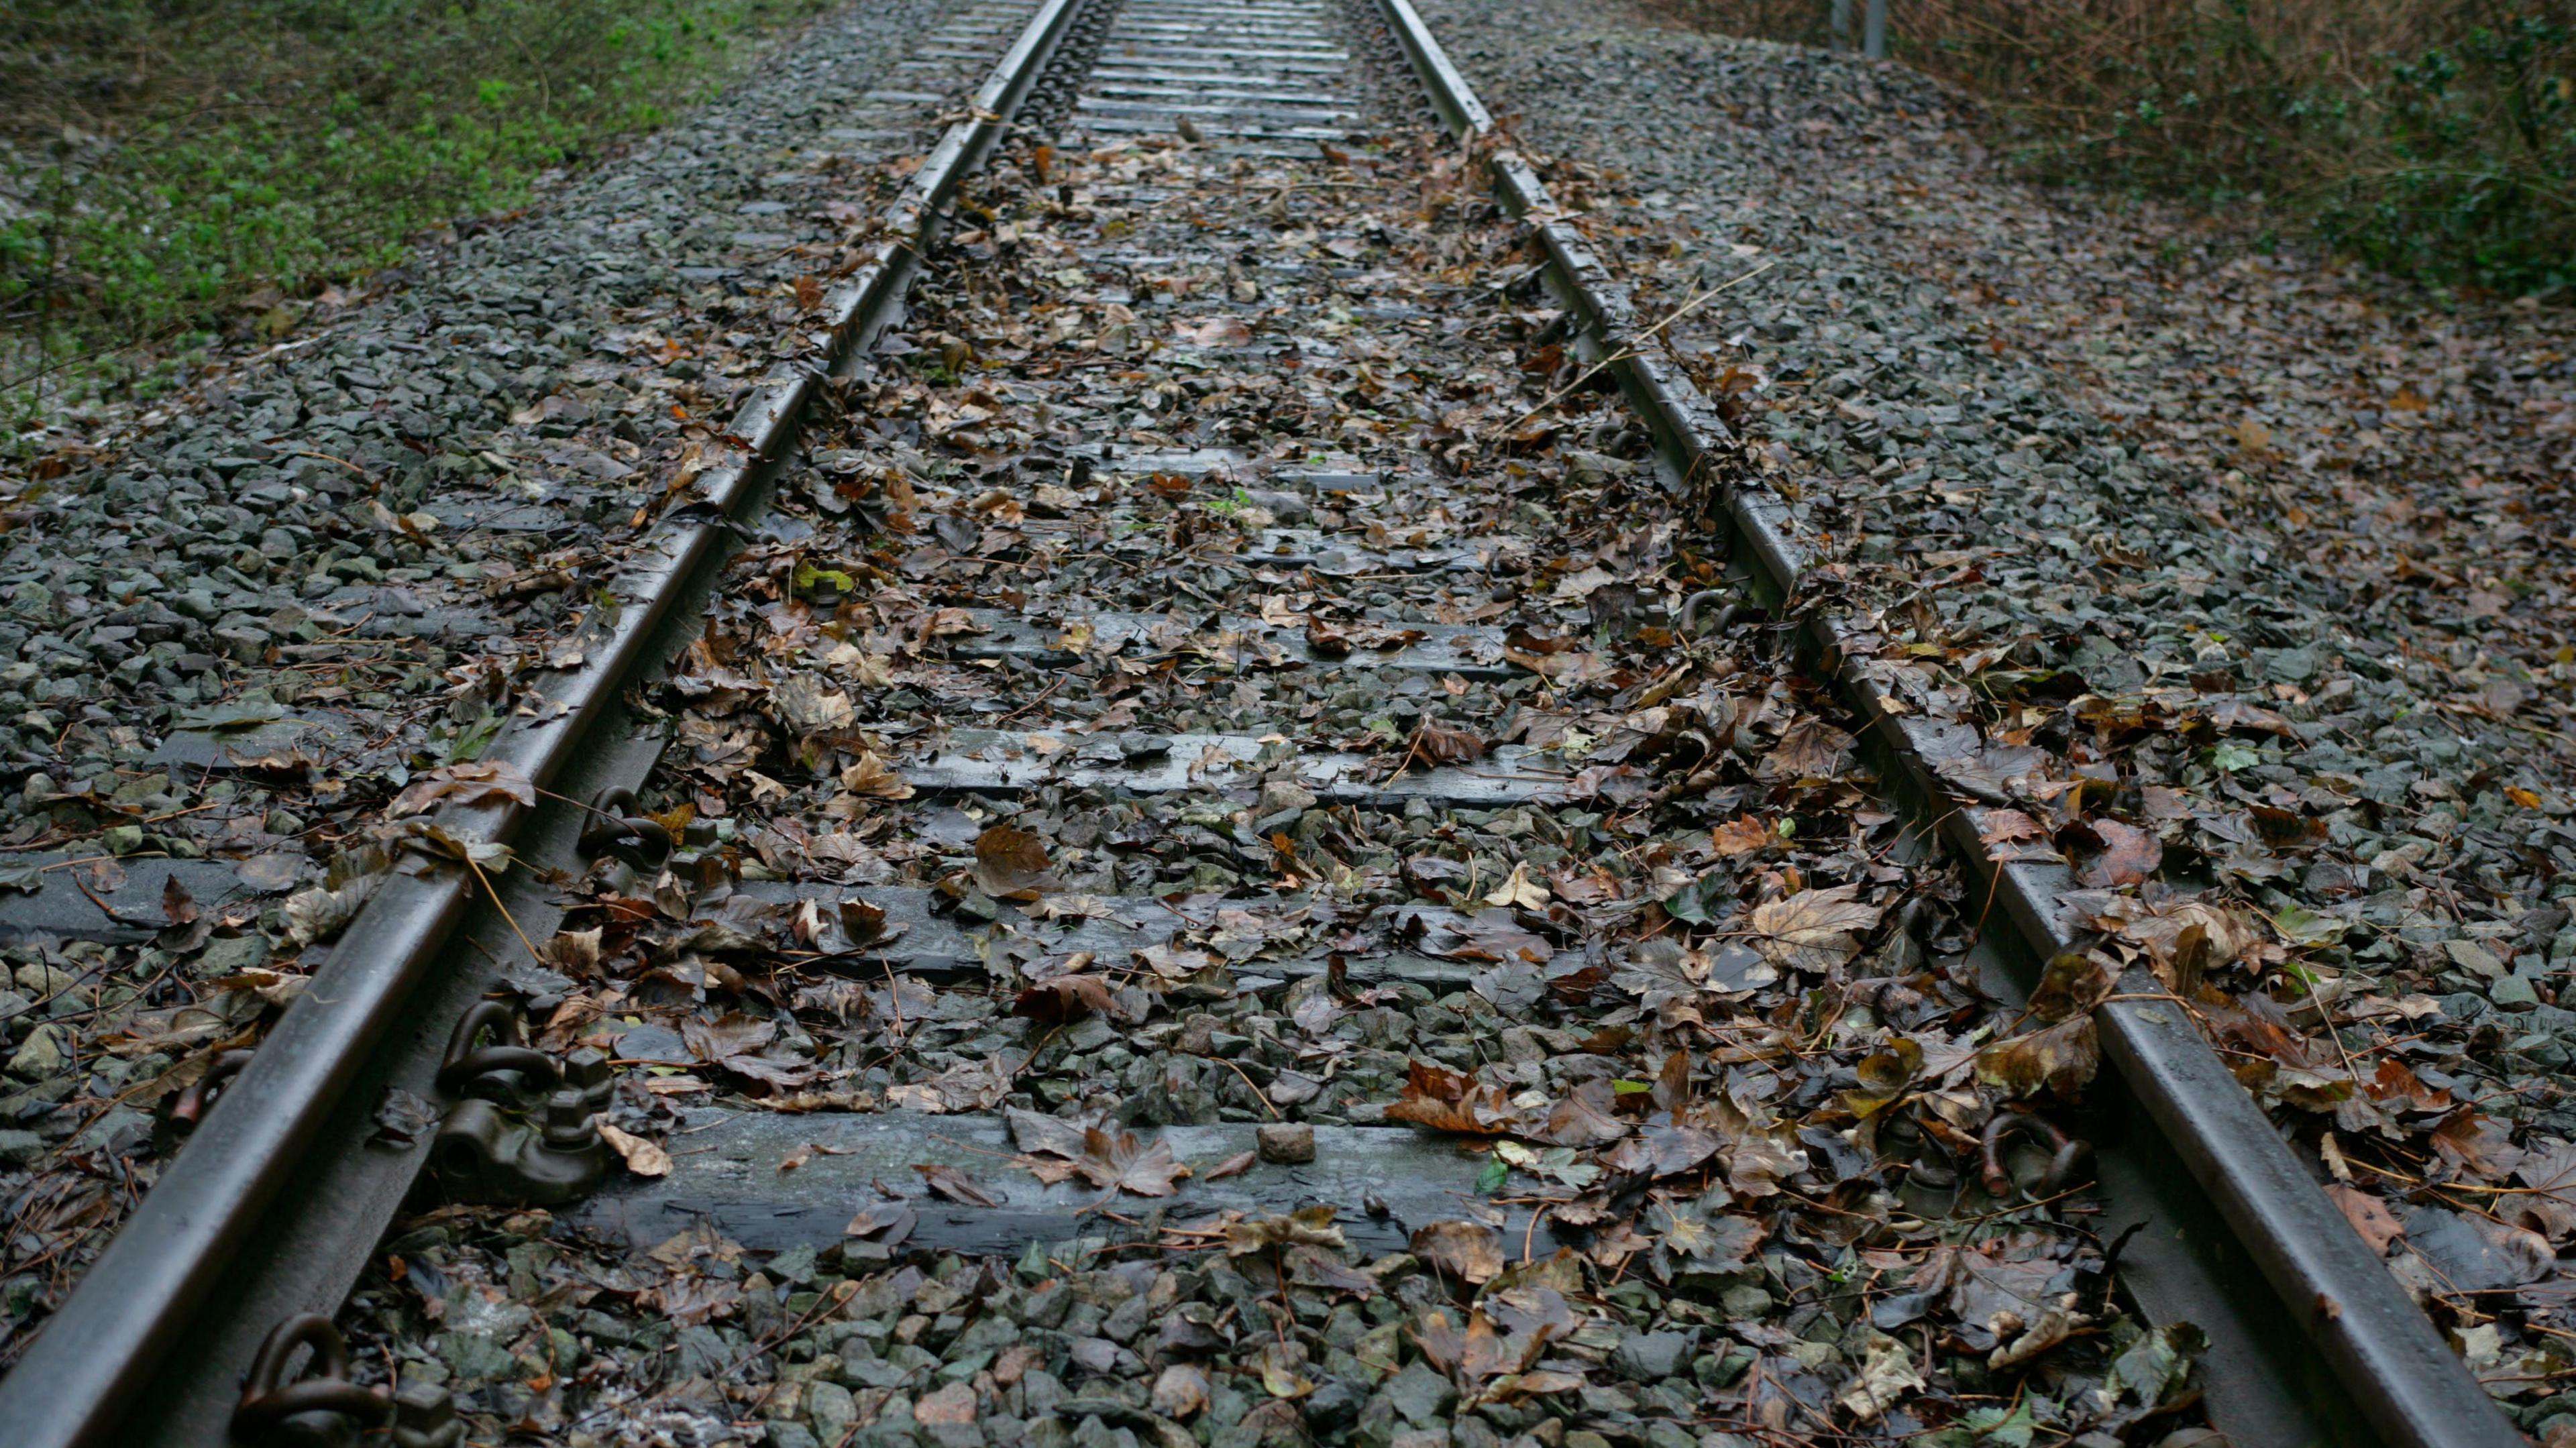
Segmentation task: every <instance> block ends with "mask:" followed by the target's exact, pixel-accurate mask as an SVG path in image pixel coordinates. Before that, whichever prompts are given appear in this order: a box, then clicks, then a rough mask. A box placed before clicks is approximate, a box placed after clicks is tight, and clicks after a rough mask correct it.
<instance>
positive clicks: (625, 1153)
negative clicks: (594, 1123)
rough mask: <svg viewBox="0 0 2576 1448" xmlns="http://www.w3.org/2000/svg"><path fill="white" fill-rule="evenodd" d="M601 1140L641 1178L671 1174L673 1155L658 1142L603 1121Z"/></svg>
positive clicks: (628, 1168) (600, 1133) (600, 1131)
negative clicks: (631, 1133)
mask: <svg viewBox="0 0 2576 1448" xmlns="http://www.w3.org/2000/svg"><path fill="white" fill-rule="evenodd" d="M599 1139H600V1140H602V1141H605V1142H607V1143H608V1149H609V1150H611V1151H613V1152H616V1153H617V1154H618V1156H620V1157H622V1158H623V1159H624V1160H625V1162H626V1169H627V1170H628V1171H631V1172H633V1173H635V1174H636V1175H637V1176H640V1177H664V1176H669V1175H670V1174H671V1153H670V1152H668V1151H665V1150H664V1149H663V1147H662V1144H661V1143H660V1142H658V1141H648V1140H646V1139H645V1138H643V1137H640V1136H633V1135H630V1134H628V1133H626V1132H623V1131H620V1130H618V1129H617V1126H616V1124H615V1123H613V1122H610V1121H608V1120H605V1119H602V1120H601V1122H600V1123H599Z"/></svg>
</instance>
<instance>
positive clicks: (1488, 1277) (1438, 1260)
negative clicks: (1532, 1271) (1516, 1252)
mask: <svg viewBox="0 0 2576 1448" xmlns="http://www.w3.org/2000/svg"><path fill="white" fill-rule="evenodd" d="M1410 1245H1411V1247H1412V1249H1413V1255H1414V1256H1416V1257H1419V1258H1421V1259H1422V1260H1423V1262H1425V1263H1426V1264H1428V1265H1429V1266H1430V1267H1432V1268H1433V1269H1434V1270H1436V1271H1438V1272H1440V1273H1441V1274H1442V1275H1443V1276H1447V1277H1454V1278H1456V1279H1458V1280H1459V1281H1461V1282H1465V1283H1467V1284H1468V1285H1470V1286H1473V1287H1482V1286H1484V1285H1485V1284H1486V1283H1488V1282H1491V1281H1493V1280H1494V1279H1495V1278H1496V1277H1498V1276H1500V1275H1502V1270H1503V1234H1502V1233H1500V1232H1497V1231H1495V1230H1494V1229H1493V1228H1491V1227H1488V1226H1484V1225H1482V1224H1481V1223H1477V1222H1460V1221H1447V1222H1431V1223H1427V1224H1425V1225H1424V1226H1423V1227H1422V1228H1421V1229H1420V1230H1418V1231H1416V1232H1415V1233H1414V1234H1413V1240H1412V1242H1411V1244H1410Z"/></svg>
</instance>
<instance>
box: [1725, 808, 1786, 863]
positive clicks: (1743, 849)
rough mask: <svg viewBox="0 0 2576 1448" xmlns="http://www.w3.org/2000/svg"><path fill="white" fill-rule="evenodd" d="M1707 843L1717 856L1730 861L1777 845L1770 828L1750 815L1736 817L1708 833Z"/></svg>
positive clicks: (1776, 839)
mask: <svg viewBox="0 0 2576 1448" xmlns="http://www.w3.org/2000/svg"><path fill="white" fill-rule="evenodd" d="M1709 842H1710V843H1711V844H1713V845H1715V846H1716V847H1717V852H1718V854H1720V855H1721V856H1725V857H1727V858H1730V859H1731V858H1733V857H1734V856H1737V855H1749V854H1752V853H1753V852H1754V851H1755V850H1764V849H1769V848H1770V847H1771V846H1772V845H1774V844H1777V843H1779V841H1778V838H1777V837H1776V836H1775V835H1773V834H1772V832H1771V827H1770V826H1769V825H1766V824H1764V823H1763V822H1762V821H1760V820H1757V819H1755V818H1754V817H1753V816H1751V815H1737V816H1736V817H1735V818H1733V819H1731V820H1728V821H1727V822H1726V823H1724V824H1722V825H1719V826H1718V827H1717V828H1716V829H1715V830H1713V831H1711V832H1710V834H1709Z"/></svg>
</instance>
